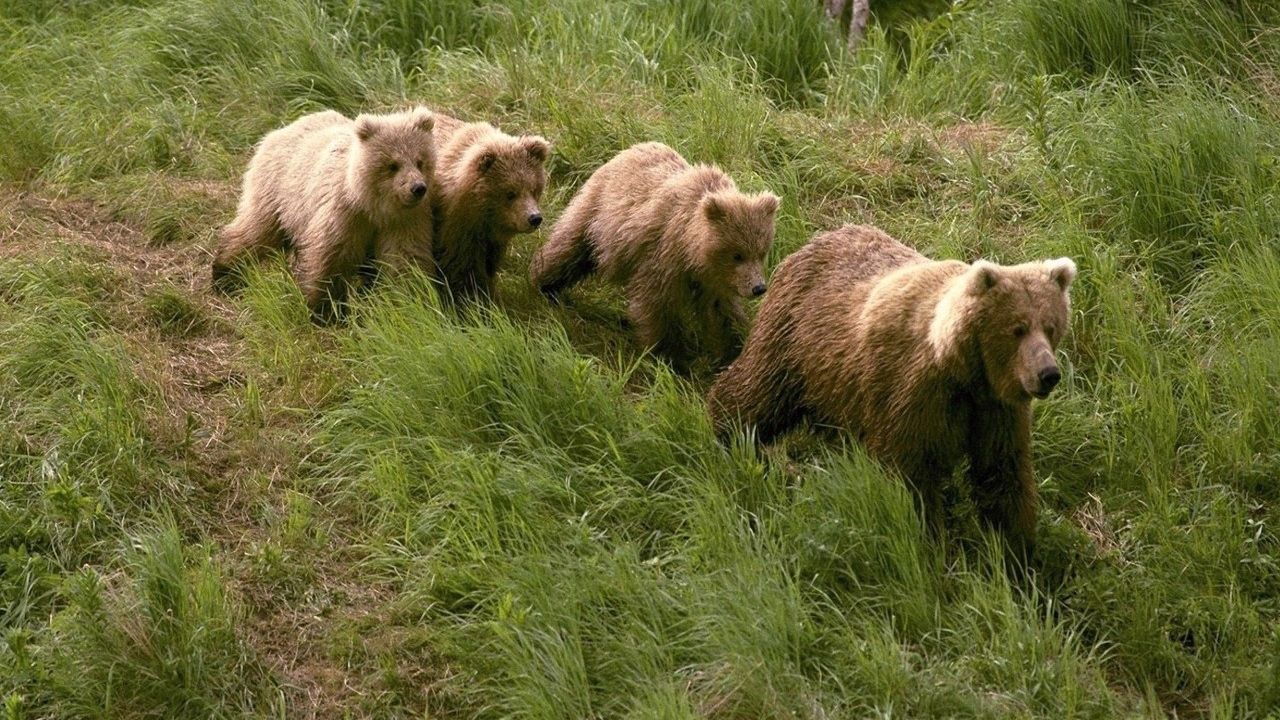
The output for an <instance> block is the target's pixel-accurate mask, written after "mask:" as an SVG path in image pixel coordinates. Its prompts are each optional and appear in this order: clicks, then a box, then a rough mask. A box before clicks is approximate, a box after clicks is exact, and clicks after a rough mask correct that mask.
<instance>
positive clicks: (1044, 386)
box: [1034, 365, 1062, 399]
mask: <svg viewBox="0 0 1280 720" xmlns="http://www.w3.org/2000/svg"><path fill="white" fill-rule="evenodd" d="M1036 379H1037V380H1038V381H1039V383H1040V384H1039V387H1038V389H1037V391H1036V392H1035V393H1034V394H1035V396H1036V397H1039V398H1041V399H1044V398H1046V397H1048V396H1049V393H1051V392H1053V389H1054V388H1055V387H1057V386H1058V382H1060V381H1061V380H1062V372H1061V371H1060V370H1058V366H1057V365H1049V366H1048V367H1044V368H1041V369H1040V372H1039V374H1038V375H1037V377H1036Z"/></svg>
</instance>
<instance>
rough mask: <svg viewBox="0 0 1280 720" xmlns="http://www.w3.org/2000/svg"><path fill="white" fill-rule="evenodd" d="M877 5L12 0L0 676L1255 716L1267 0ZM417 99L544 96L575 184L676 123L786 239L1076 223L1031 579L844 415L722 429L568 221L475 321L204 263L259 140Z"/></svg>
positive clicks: (1265, 277) (500, 105)
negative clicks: (835, 10) (313, 121)
mask: <svg viewBox="0 0 1280 720" xmlns="http://www.w3.org/2000/svg"><path fill="white" fill-rule="evenodd" d="M872 6H873V7H872V9H873V11H874V12H875V13H878V14H877V15H875V17H874V18H873V22H872V25H871V27H870V28H869V33H868V36H867V38H866V39H865V41H864V42H863V43H862V44H861V45H860V47H859V48H858V49H857V50H856V52H848V51H847V50H846V49H845V47H844V43H843V40H842V39H841V38H840V37H839V36H838V32H837V31H835V30H833V29H830V28H828V27H827V26H826V25H825V24H824V23H823V21H822V17H821V3H819V2H817V0H812V1H810V0H739V1H738V2H734V3H718V2H711V1H710V0H638V1H637V0H510V1H509V2H488V1H486V0H432V1H431V2H421V1H414V0H259V1H252V0H115V1H112V2H85V1H82V0H67V1H65V2H57V3H51V2H45V1H44V0H0V128H2V129H3V130H2V131H0V717H3V718H4V719H5V720H33V719H36V718H112V719H127V718H246V717H248V718H282V717H290V718H293V717H316V718H342V717H352V718H356V717H370V718H399V717H405V718H408V717H441V718H506V717H518V718H579V717H581V718H670V719H674V718H784V717H785V718H815V719H817V718H863V717H877V718H891V717H902V718H926V717H958V718H1066V717H1072V718H1075V717H1085V718H1114V717H1180V718H1265V717H1276V716H1277V713H1280V625H1278V624H1277V623H1278V621H1280V538H1278V536H1277V526H1278V524H1280V164H1278V163H1277V150H1278V149H1280V31H1278V30H1277V28H1280V7H1278V6H1276V5H1275V4H1274V3H1271V2H1268V1H1267V0H1141V1H1139V2H1135V1H1133V0H1077V1H1075V2H1070V3H1067V2H1058V1H1057V0H962V1H960V2H956V3H954V4H947V3H945V2H915V3H893V2H890V1H889V0H884V1H883V2H880V1H879V0H877V2H873V3H872ZM886 6H887V7H886ZM414 102H424V103H426V104H429V105H431V106H433V107H436V108H439V109H442V110H445V111H448V112H450V113H452V114H455V115H458V116H461V117H466V118H475V119H488V120H491V121H493V122H496V123H498V124H499V125H501V126H502V127H503V128H504V129H506V130H508V131H511V132H515V131H524V132H536V133H540V134H542V135H545V136H546V137H548V138H549V139H550V140H551V141H552V142H553V143H554V150H553V154H552V158H551V160H550V161H549V168H550V184H549V188H548V193H547V196H546V198H545V202H544V212H545V213H546V215H547V217H548V220H549V222H552V223H553V222H554V221H555V218H556V217H557V216H558V214H559V212H560V210H561V209H562V208H563V207H564V205H565V204H566V203H567V202H568V200H569V198H570V197H571V196H572V194H573V192H574V191H575V190H576V189H577V187H579V186H580V185H581V183H582V182H583V181H584V180H585V179H586V178H587V177H588V176H589V175H590V174H591V172H592V171H593V170H594V169H595V168H596V167H598V166H599V165H600V164H602V163H603V162H605V161H606V160H608V159H609V158H610V157H612V156H613V155H614V154H615V153H616V152H618V151H619V150H621V149H622V148H624V147H626V146H627V145H629V144H631V143H634V142H638V141H643V140H650V139H656V140H661V141H663V142H666V143H668V144H670V145H672V146H674V147H675V148H677V149H678V150H680V152H681V153H683V154H684V155H685V156H686V157H688V158H690V159H694V160H703V161H709V162H715V163H718V164H719V165H720V166H721V167H723V168H724V169H725V170H727V171H728V172H729V173H731V174H732V175H733V176H734V177H735V178H736V179H737V181H738V183H739V185H740V186H742V187H743V188H744V189H746V190H749V191H756V190H763V189H769V190H771V191H773V192H774V193H777V194H778V195H780V196H781V197H782V198H783V204H782V208H781V210H780V214H779V225H778V237H777V242H776V244H775V247H774V251H773V255H772V258H771V265H772V264H776V263H777V262H778V261H779V260H780V259H781V258H783V257H785V256H786V254H787V253H789V252H791V251H793V250H794V249H796V248H797V247H799V246H800V245H801V244H803V243H804V242H805V240H806V239H807V238H809V237H810V236H811V235H812V234H813V233H815V232H817V231H819V230H823V229H828V228H833V227H837V226H839V225H841V224H843V223H846V222H868V223H873V224H876V225H878V226H880V227H882V228H884V229H885V230H886V231H888V232H889V233H891V234H893V235H894V236H896V237H899V238H901V239H903V240H904V241H906V242H908V243H910V244H912V245H914V246H916V247H917V248H919V249H920V250H921V251H922V252H924V253H926V254H928V255H931V256H933V257H939V258H944V257H945V258H959V259H964V260H972V259H975V258H978V257H985V258H989V259H992V260H995V261H999V262H1009V263H1014V262H1022V261H1026V260H1031V259H1039V258H1047V257H1056V256H1061V255H1069V256H1071V257H1072V258H1074V259H1075V261H1076V263H1077V264H1078V266H1079V268H1080V276H1079V279H1078V280H1077V281H1076V284H1075V286H1074V288H1073V318H1072V323H1073V327H1072V331H1071V334H1070V335H1069V336H1068V338H1067V339H1066V341H1065V342H1064V343H1063V346H1062V352H1061V356H1062V363H1063V370H1064V380H1063V382H1062V385H1061V386H1060V388H1059V390H1057V391H1056V392H1055V394H1054V396H1053V397H1052V398H1051V399H1049V400H1048V401H1046V402H1043V403H1039V404H1038V405H1037V406H1036V428H1035V431H1034V441H1033V444H1034V455H1035V462H1036V466H1037V473H1038V478H1039V482H1040V491H1041V497H1042V502H1041V519H1040V526H1039V537H1040V543H1039V553H1040V557H1039V558H1038V561H1037V563H1038V564H1037V567H1036V568H1035V571H1034V573H1033V574H1032V576H1031V577H1030V578H1029V579H1027V580H1026V581H1016V582H1015V581H1011V580H1010V579H1009V578H1008V577H1007V576H1006V574H1005V572H1004V570H1003V566H1002V563H1001V549H1000V547H999V545H998V540H997V538H995V537H994V536H991V535H989V534H987V533H984V532H983V531H982V530H981V528H980V527H979V525H978V523H977V522H976V521H975V520H974V517H973V511H972V508H971V507H968V506H966V503H965V502H964V501H963V500H962V499H961V498H962V497H963V493H962V492H960V491H961V490H962V488H960V487H956V488H953V492H952V493H951V494H952V496H953V497H954V500H955V502H954V505H953V507H952V509H951V511H950V512H951V517H950V518H949V520H950V522H949V527H950V528H952V532H951V534H950V536H949V537H948V538H946V539H945V540H944V541H940V540H939V539H936V538H933V537H931V536H930V535H929V534H928V533H927V532H925V530H924V528H923V526H922V524H921V521H920V519H919V517H918V514H917V512H916V508H915V506H914V504H913V499H912V497H911V495H910V494H909V493H908V492H907V491H906V489H905V488H904V487H903V485H902V483H901V481H900V480H898V479H897V478H895V477H893V476H892V475H891V474H889V473H887V472H885V471H884V470H882V469H881V468H879V467H878V466H877V465H876V464H875V463H874V462H872V461H870V460H869V459H867V458H866V457H865V456H864V455H863V454H862V452H861V451H860V450H859V448H858V447H857V446H856V445H855V444H852V443H848V442H844V443H842V442H840V441H839V440H834V441H833V440H831V439H828V438H826V437H821V436H816V435H813V434H811V433H809V432H804V431H802V432H799V433H796V434H794V435H792V436H790V437H789V438H787V439H786V440H785V441H784V442H783V443H781V444H779V445H778V446H776V447H773V448H770V449H768V450H765V451H757V450H756V449H754V448H753V447H751V445H750V444H749V443H748V442H744V441H739V442H736V443H734V444H732V445H731V446H729V447H723V446H721V445H719V444H717V443H716V441H715V439H714V437H713V435H712V432H711V428H710V427H709V423H708V421H707V419H706V416H705V410H704V407H703V405H702V399H701V398H702V393H703V392H704V391H705V389H706V387H707V384H708V381H709V379H708V378H707V377H706V375H705V373H701V374H695V375H694V376H692V377H683V376H678V375H675V374H673V373H672V372H671V371H669V370H668V369H667V368H666V367H665V366H664V365H663V364H661V363H659V362H656V361H654V360H653V359H652V358H650V357H648V356H646V355H644V354H642V353H640V352H638V351H637V350H636V349H635V348H634V347H633V346H632V345H631V343H630V342H629V339H628V336H627V334H626V331H625V329H624V328H623V327H622V326H621V323H620V318H621V317H622V306H621V302H620V299H619V297H618V293H617V291H616V290H614V289H612V288H610V287H607V286H605V285H602V284H599V283H589V284H587V285H584V286H583V287H582V288H580V289H577V290H575V291H574V292H573V293H572V299H573V302H572V303H570V304H568V305H566V306H564V307H552V306H550V305H548V304H547V303H546V302H545V301H543V300H542V299H541V298H540V297H538V294H537V293H536V292H535V291H534V290H533V289H532V288H531V287H530V286H529V283H528V280H527V263H528V259H529V256H530V254H531V252H532V251H533V249H534V248H536V247H537V245H538V244H539V243H540V242H541V240H542V238H543V237H545V230H544V231H543V233H541V234H535V235H530V236H522V237H521V238H519V239H518V240H517V243H516V247H515V251H514V253H513V255H514V256H513V257H510V258H509V262H508V263H507V265H506V267H505V269H504V271H503V273H502V276H501V277H500V282H499V286H500V292H501V296H502V300H501V302H500V303H499V304H498V306H497V307H496V308H495V309H493V310H492V311H491V312H488V313H485V314H478V315H475V316H468V317H464V318H459V317H456V316H455V315H453V314H452V313H449V312H447V311H444V310H442V309H441V308H440V305H439V303H438V302H437V300H436V298H435V297H434V295H433V293H432V291H431V288H430V286H429V284H428V283H427V282H425V281H424V280H423V279H422V278H420V277H419V278H413V277H408V278H402V279H398V280H397V281H396V282H395V283H392V284H384V285H383V286H380V287H379V288H378V289H377V290H376V291H375V292H373V293H370V294H369V295H368V296H366V297H364V298H363V299H361V300H360V301H358V302H357V303H356V305H355V306H354V307H353V309H352V317H351V321H350V322H349V323H347V324H344V325H339V326H335V327H326V328H321V327H316V326H314V325H313V324H312V323H310V322H309V320H308V317H307V312H306V308H305V307H304V305H303V303H302V299H301V296H300V294H299V293H298V291H297V289H296V287H295V285H294V284H293V282H292V281H291V280H290V278H289V275H288V272H287V266H286V263H285V262H284V261H283V260H280V261H275V262H271V263H265V264H263V265H261V266H258V267H254V268H252V269H251V270H250V271H249V285H248V287H247V288H246V290H245V291H244V292H243V293H242V294H240V295H237V296H234V297H230V298H221V297H217V296H213V295H211V294H210V293H209V292H208V277H207V273H208V262H209V253H210V251H211V248H212V247H213V242H214V236H215V233H216V230H217V228H218V227H219V226H220V225H222V224H224V223H226V222H227V221H229V219H230V218H231V216H232V213H233V210H234V206H235V200H236V195H237V191H238V182H239V174H240V173H241V172H242V171H243V168H244V165H245V163H246V162H247V160H248V158H249V156H250V154H251V152H252V148H253V144H254V143H255V142H256V141H257V139H258V138H259V137H261V135H262V134H263V133H265V132H267V131H269V130H271V129H272V128H274V127H277V126H279V125H281V124H283V123H285V122H287V121H289V120H291V119H293V118H295V117H297V116H298V115H300V114H303V113H305V112H310V111H315V110H319V109H323V108H334V109H337V110H339V111H342V112H344V113H348V114H354V113H357V112H360V111H380V110H389V109H392V108H397V107H402V106H405V105H407V104H410V103H414ZM957 482H958V481H957Z"/></svg>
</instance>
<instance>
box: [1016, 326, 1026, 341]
mask: <svg viewBox="0 0 1280 720" xmlns="http://www.w3.org/2000/svg"><path fill="white" fill-rule="evenodd" d="M1026 334H1027V326H1026V325H1015V326H1014V327H1013V336H1014V337H1016V338H1020V337H1022V336H1024V335H1026Z"/></svg>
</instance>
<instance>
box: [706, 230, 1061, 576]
mask: <svg viewBox="0 0 1280 720" xmlns="http://www.w3.org/2000/svg"><path fill="white" fill-rule="evenodd" d="M1074 278H1075V264H1074V263H1072V262H1071V260H1070V259H1067V258H1061V259H1059V260H1053V261H1048V262H1036V263H1026V264H1023V265H1014V266H1000V265H996V264H993V263H989V262H984V261H979V262H977V263H974V264H973V265H967V264H965V263H962V262H957V261H954V260H944V261H933V260H929V259H928V258H925V257H924V256H922V255H920V254H919V253H917V252H916V251H915V250H913V249H911V248H909V247H907V246H906V245H903V244H902V243H900V242H898V241H897V240H894V239H893V238H891V237H889V236H888V235H886V234H884V233H883V232H881V231H880V230H878V229H876V228H874V227H869V226H857V225H849V226H845V227H843V228H841V229H839V230H836V231H833V232H828V233H824V234H822V235H819V236H818V237H816V238H814V239H813V240H811V241H810V242H809V243H808V244H807V245H806V246H805V247H803V248H801V249H800V250H799V251H797V252H796V253H794V254H792V255H791V256H790V257H788V258H787V259H786V260H785V261H784V262H783V263H782V264H781V265H780V266H779V267H778V270H777V271H776V272H775V274H774V279H773V288H772V289H771V290H770V291H769V295H768V296H767V297H766V299H765V302H764V304H763V306H762V307H761V309H760V314H759V317H758V318H757V321H756V326H755V328H754V329H753V330H752V332H751V336H750V338H748V340H747V343H746V347H745V348H744V349H743V352H742V355H741V356H740V357H739V358H738V359H737V361H736V362H734V363H733V365H731V366H730V367H729V368H728V369H727V370H725V371H724V372H723V373H721V375H720V376H719V377H718V378H717V379H716V382H715V385H714V386H713V387H712V389H711V392H710V395H709V397H708V404H709V407H710V411H711V414H712V418H713V420H714V422H715V424H716V426H717V428H718V429H719V430H720V431H721V433H727V432H728V431H729V430H731V429H732V428H733V427H735V426H738V425H739V424H741V425H743V426H746V427H748V428H751V429H753V430H754V431H755V433H756V437H757V439H758V440H760V441H762V442H767V441H769V440H771V439H773V438H774V437H776V436H778V435H779V434H781V433H784V432H786V431H787V430H789V429H790V428H792V427H793V426H795V425H796V424H797V423H799V422H801V421H802V420H805V419H808V420H810V421H812V422H815V423H817V424H821V425H829V426H834V427H837V428H842V429H844V430H845V431H847V432H849V433H851V434H853V435H854V436H855V437H857V438H858V439H859V440H860V441H861V442H862V444H863V445H864V446H865V447H866V448H867V450H868V451H869V452H870V453H871V454H872V455H873V456H875V457H877V458H879V459H880V460H881V461H883V462H885V463H887V464H888V465H890V466H892V467H894V468H895V469H897V470H899V471H900V472H902V473H903V475H904V476H905V477H906V478H907V479H908V480H909V481H910V482H911V484H912V486H913V487H914V488H915V489H916V491H917V492H918V493H919V494H920V495H921V497H922V498H923V500H924V501H925V507H926V511H927V514H928V516H929V518H930V520H931V521H933V522H935V523H936V522H937V521H938V520H939V518H940V515H941V508H940V503H941V497H940V495H939V492H938V491H939V489H940V485H941V483H942V480H943V479H944V478H945V477H946V476H948V475H950V473H951V472H952V471H953V470H954V468H955V467H956V466H957V465H958V464H959V463H960V462H961V460H962V459H965V458H968V460H969V466H970V471H969V477H970V480H971V483H972V485H973V489H974V497H975V500H976V501H977V504H978V507H979V510H980V512H981V513H982V516H983V518H984V519H985V520H987V521H988V522H989V523H991V524H992V525H993V526H995V527H997V528H999V529H1001V530H1003V531H1004V532H1005V533H1007V535H1008V536H1009V538H1010V540H1011V541H1012V545H1013V546H1014V547H1015V548H1016V549H1021V550H1024V551H1025V550H1029V548H1030V546H1031V543H1032V540H1033V538H1034V530H1035V503H1036V485H1035V479H1034V473H1033V471H1032V467H1031V457H1030V446H1031V399H1032V397H1043V396H1045V395H1047V394H1048V392H1049V391H1050V390H1052V389H1053V386H1054V385H1055V384H1056V383H1057V381H1058V378H1059V377H1060V372H1059V370H1058V366H1057V363H1056V360H1055V358H1054V350H1055V348H1056V347H1057V343H1058V342H1059V341H1060V340H1061V339H1062V336H1063V335H1064V334H1065V333H1066V331H1067V323H1068V319H1069V299H1068V294H1067V292H1068V289H1069V288H1070V285H1071V282H1072V280H1073V279H1074Z"/></svg>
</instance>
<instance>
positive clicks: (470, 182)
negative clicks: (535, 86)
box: [431, 113, 551, 302]
mask: <svg viewBox="0 0 1280 720" xmlns="http://www.w3.org/2000/svg"><path fill="white" fill-rule="evenodd" d="M436 118H437V125H436V149H437V152H438V153H439V158H440V165H439V170H438V171H437V175H436V178H437V183H436V186H435V190H434V191H433V192H432V199H431V202H432V208H433V210H434V213H435V222H436V225H435V259H436V264H437V265H438V267H439V269H440V275H441V278H442V279H443V280H444V283H445V287H446V289H447V290H448V292H449V295H450V296H451V297H452V298H453V299H454V300H455V301H459V302H462V301H468V300H472V299H475V298H478V297H484V298H488V299H493V298H494V278H495V276H496V275H497V273H498V267H499V265H501V263H502V259H503V257H504V256H505V255H506V252H507V246H508V245H510V244H511V238H512V237H514V236H515V235H518V234H520V233H528V232H533V231H534V230H536V229H537V228H538V226H539V225H541V224H542V210H541V209H539V207H538V201H539V199H540V198H541V197H542V191H543V189H544V188H545V187H546V184H547V173H546V161H547V156H548V155H549V154H550V152H551V144H550V143H548V142H547V141H546V139H544V138H542V137H539V136H537V135H523V136H520V137H513V136H511V135H507V134H506V133H503V132H501V131H499V130H498V129H497V128H495V127H494V126H492V125H490V124H489V123H483V122H477V123H463V122H462V121H460V120H458V119H456V118H452V117H449V116H448V115H443V114H439V113H437V114H436Z"/></svg>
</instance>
